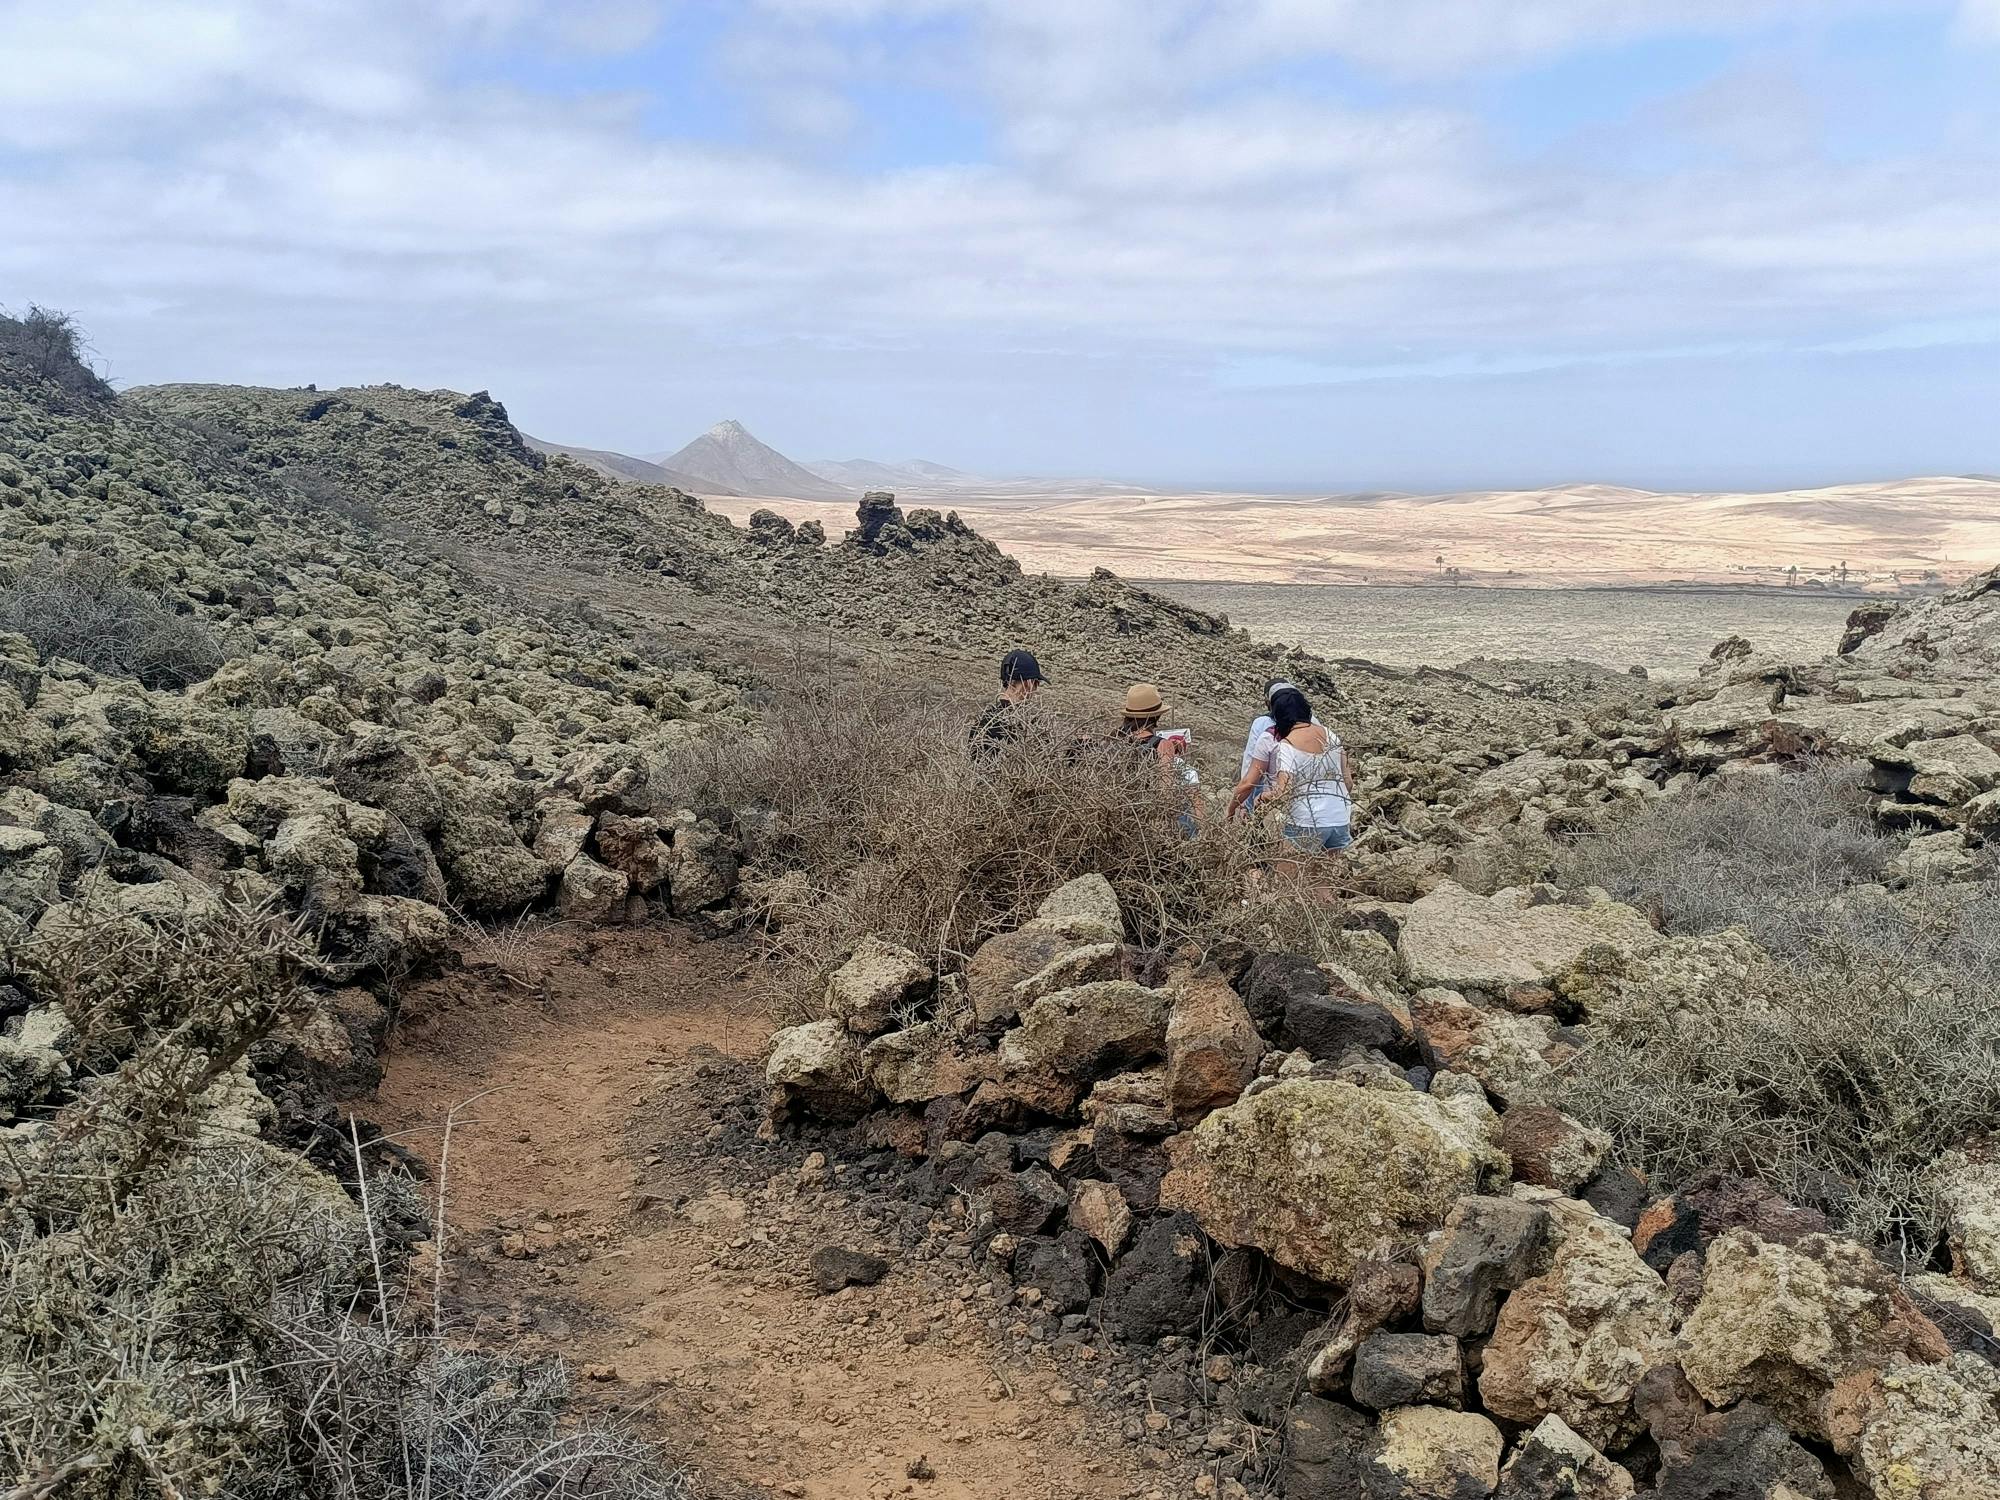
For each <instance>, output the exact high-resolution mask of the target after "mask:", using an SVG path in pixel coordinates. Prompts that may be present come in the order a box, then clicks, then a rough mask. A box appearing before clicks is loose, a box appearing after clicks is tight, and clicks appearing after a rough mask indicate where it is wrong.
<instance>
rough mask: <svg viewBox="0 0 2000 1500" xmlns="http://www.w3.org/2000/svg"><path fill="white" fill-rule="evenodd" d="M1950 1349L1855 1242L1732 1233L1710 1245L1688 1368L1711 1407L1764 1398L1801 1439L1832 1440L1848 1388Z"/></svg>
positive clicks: (1686, 1339) (1690, 1331)
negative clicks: (1857, 1378)
mask: <svg viewBox="0 0 2000 1500" xmlns="http://www.w3.org/2000/svg"><path fill="white" fill-rule="evenodd" d="M1949 1352H1950V1351H1949V1347H1948V1345H1947V1344H1946V1342H1945V1340H1944V1337H1943V1335H1942V1334H1940V1333H1939V1332H1938V1329H1937V1328H1936V1326H1935V1325H1934V1324H1932V1323H1931V1322H1930V1320H1929V1319H1927V1318H1925V1317H1924V1316H1923V1314H1921V1313H1920V1312H1918V1311H1917V1309H1916V1307H1915V1305H1914V1304H1913V1303H1912V1302H1911V1300H1910V1298H1909V1296H1908V1294H1907V1293H1905V1292H1904V1291H1903V1290H1902V1288H1901V1287H1899V1286H1898V1285H1897V1284H1896V1279H1895V1278H1894V1277H1893V1276H1891V1275H1890V1274H1889V1272H1888V1271H1887V1270H1885V1269H1884V1268H1883V1266H1882V1264H1881V1263H1880V1262H1879V1261H1877V1260H1876V1259H1875V1257H1874V1256H1872V1255H1870V1254H1869V1253H1868V1251H1867V1250H1865V1249H1864V1248H1863V1247H1861V1246H1860V1245H1857V1244H1855V1243H1854V1242H1853V1241H1851V1240H1843V1239H1836V1238H1834V1237H1833V1236H1831V1235H1808V1236H1806V1237H1805V1238H1803V1239H1801V1240H1800V1241H1799V1242H1798V1244H1797V1245H1796V1246H1795V1247H1794V1246H1785V1245H1775V1244H1772V1243H1770V1242H1768V1241H1766V1240H1761V1239H1759V1238H1757V1236H1756V1235H1754V1234H1752V1233H1750V1232H1749V1231H1748V1230H1743V1229H1733V1230H1730V1231H1729V1232H1728V1233H1727V1234H1724V1235H1722V1236H1720V1237H1719V1238H1717V1239H1716V1241H1715V1242H1714V1244H1712V1245H1711V1246H1710V1247H1709V1250H1708V1256H1707V1260H1706V1262H1705V1263H1704V1265H1703V1267H1702V1292H1701V1300H1700V1302H1699V1303H1697V1304H1696V1306H1695V1309H1694V1313H1693V1315H1692V1316H1690V1317H1689V1318H1688V1320H1687V1323H1686V1325H1685V1326H1684V1327H1683V1328H1682V1330H1681V1351H1680V1363H1681V1368H1682V1369H1684V1370H1685V1371H1686V1372H1687V1378H1688V1380H1689V1382H1690V1383H1691V1384H1692V1385H1693V1386H1694V1388H1695V1389H1696V1390H1697V1391H1699V1392H1700V1393H1701V1395H1702V1398H1703V1399H1704V1400H1706V1401H1707V1402H1708V1403H1709V1404H1710V1405H1712V1406H1727V1405H1729V1404H1730V1403H1731V1402H1734V1401H1740V1400H1743V1399H1745V1398H1748V1399H1751V1400H1755V1401H1759V1402H1762V1403H1763V1404H1764V1405H1766V1406H1768V1407H1770V1408H1771V1409H1772V1410H1773V1411H1776V1412H1777V1413H1778V1414H1779V1415H1780V1416H1782V1417H1783V1418H1784V1420H1785V1422H1786V1424H1787V1425H1788V1426H1789V1427H1791V1429H1792V1430H1793V1431H1794V1432H1797V1433H1800V1434H1802V1435H1804V1436H1807V1437H1811V1438H1814V1439H1816V1440H1818V1441H1820V1442H1827V1441H1830V1440H1831V1438H1832V1417H1831V1415H1830V1413H1829V1411H1828V1405H1827V1403H1828V1397H1829V1396H1830V1395H1831V1393H1832V1392H1833V1390H1834V1387H1835V1385H1836V1383H1837V1382H1839V1381H1841V1380H1843V1379H1844V1378H1846V1377H1848V1376H1851V1375H1853V1374H1854V1373H1855V1372H1857V1371H1860V1370H1869V1369H1881V1368H1884V1367H1886V1366H1887V1365H1888V1364H1889V1363H1890V1361H1891V1360H1892V1359H1893V1358H1894V1357H1896V1356H1899V1355H1900V1356H1902V1357H1905V1358H1909V1359H1914V1360H1916V1361H1918V1362H1923V1363H1935V1362H1937V1361H1940V1360H1943V1359H1944V1358H1945V1357H1946V1356H1947V1354H1948V1353H1949Z"/></svg>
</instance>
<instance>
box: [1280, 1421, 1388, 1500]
mask: <svg viewBox="0 0 2000 1500" xmlns="http://www.w3.org/2000/svg"><path fill="white" fill-rule="evenodd" d="M1374 1436H1375V1432H1374V1427H1373V1425H1372V1424H1371V1423H1370V1422H1369V1420H1368V1419H1367V1418H1366V1417H1364V1416H1363V1415H1362V1414H1361V1413H1360V1412H1358V1411H1356V1410H1355V1409H1354V1408H1353V1407H1351V1406H1342V1405H1339V1404H1338V1403H1336V1402H1333V1401H1323V1400H1321V1399H1320V1398H1319V1397H1317V1396H1302V1397H1300V1398H1299V1400H1298V1401H1297V1402H1296V1403H1294V1404H1293V1406H1292V1409H1291V1410H1290V1411H1288V1412H1287V1413H1286V1414H1285V1431H1284V1455H1285V1456H1284V1466H1283V1467H1282V1468H1281V1469H1280V1470H1279V1476H1278V1485H1279V1490H1280V1492H1281V1493H1282V1494H1283V1495H1284V1496H1285V1497H1286V1500H1329V1497H1335V1496H1339V1497H1346V1496H1354V1497H1362V1496H1366V1495H1369V1494H1370V1492H1369V1491H1366V1490H1364V1489H1363V1487H1362V1486H1363V1483H1364V1481H1365V1477H1366V1473H1367V1462H1368V1448H1369V1445H1370V1444H1371V1442H1372V1441H1373V1440H1374Z"/></svg>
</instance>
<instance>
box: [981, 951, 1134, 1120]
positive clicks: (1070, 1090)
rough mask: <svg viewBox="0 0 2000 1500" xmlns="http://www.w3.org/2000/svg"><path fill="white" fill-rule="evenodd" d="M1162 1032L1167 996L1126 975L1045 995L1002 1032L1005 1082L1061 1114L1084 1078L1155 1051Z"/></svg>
mask: <svg viewBox="0 0 2000 1500" xmlns="http://www.w3.org/2000/svg"><path fill="white" fill-rule="evenodd" d="M1166 1039H1167V996H1166V994H1165V992H1163V991H1160V990H1149V989H1147V988H1146V987H1145V986H1144V985H1140V984H1134V983H1132V982H1131V981H1130V980H1127V979H1110V980H1105V981H1102V982H1101V983H1098V984H1086V985H1082V986H1080V987H1078V988H1076V989H1073V990H1059V991H1057V992H1056V993H1055V994H1053V995H1045V996H1044V997H1043V998H1041V999H1040V1000H1037V1001H1036V1002H1035V1003H1034V1004H1033V1005H1031V1006H1029V1007H1028V1009H1027V1010H1026V1011H1025V1012H1023V1014H1022V1016H1021V1024H1020V1025H1019V1026H1017V1027H1015V1028H1014V1029H1013V1030H1011V1031H1009V1032H1008V1033H1007V1034H1006V1035H1005V1036H1004V1037H1002V1038H1001V1040H1000V1066H1001V1069H1002V1073H1003V1077H1004V1078H1005V1080H1006V1082H1007V1083H1008V1085H1009V1086H1010V1087H1012V1088H1014V1089H1016V1090H1017V1091H1018V1092H1019V1093H1020V1095H1021V1097H1023V1098H1024V1099H1028V1100H1030V1101H1031V1102H1033V1103H1034V1104H1035V1105H1036V1106H1037V1107H1039V1108H1041V1109H1043V1110H1045V1111H1047V1112H1048V1113H1050V1114H1066V1113H1068V1112H1069V1111H1070V1110H1071V1109H1073V1108H1074V1107H1075V1105H1076V1101H1077V1098H1078V1096H1079V1095H1080V1094H1081V1092H1082V1089H1083V1085H1084V1084H1085V1083H1086V1082H1088V1081H1089V1080H1090V1079H1092V1078H1095V1077H1098V1076H1099V1075H1101V1074H1103V1073H1106V1072H1109V1071H1111V1070H1112V1069H1114V1068H1117V1067H1120V1066H1123V1065H1126V1064H1129V1063H1135V1062H1143V1061H1145V1060H1146V1059H1148V1058H1152V1057H1157V1056H1158V1055H1159V1054H1160V1052H1161V1049H1162V1048H1164V1047H1165V1045H1166Z"/></svg>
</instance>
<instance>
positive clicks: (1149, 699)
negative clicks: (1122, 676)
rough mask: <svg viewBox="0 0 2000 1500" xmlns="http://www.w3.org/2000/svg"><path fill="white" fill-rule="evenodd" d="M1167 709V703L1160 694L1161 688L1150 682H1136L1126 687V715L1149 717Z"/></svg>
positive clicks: (1132, 717)
mask: <svg viewBox="0 0 2000 1500" xmlns="http://www.w3.org/2000/svg"><path fill="white" fill-rule="evenodd" d="M1166 711H1167V703H1166V700H1165V699H1164V698H1162V697H1161V696H1160V690H1159V689H1158V688H1156V687H1154V686H1153V685H1152V683H1150V682H1135V683H1133V684H1132V685H1131V686H1130V687H1128V688H1127V689H1125V716H1126V717H1127V718H1130V719H1149V718H1151V717H1152V716H1153V715H1154V714H1163V713H1165V712H1166Z"/></svg>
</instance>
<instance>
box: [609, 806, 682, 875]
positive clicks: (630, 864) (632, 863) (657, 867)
mask: <svg viewBox="0 0 2000 1500" xmlns="http://www.w3.org/2000/svg"><path fill="white" fill-rule="evenodd" d="M597 858H598V860H599V862H600V863H602V864H604V865H606V866H608V867H609V868H611V869H613V870H616V871H617V872H618V873H619V874H621V875H623V876H624V877H625V878H626V879H627V880H628V881H630V882H631V885H632V891H633V893H634V894H635V895H640V896H644V895H648V894H650V893H651V892H653V891H655V890H658V889H659V887H660V886H661V885H663V884H665V882H666V880H667V877H668V875H669V874H670V873H671V871H672V869H673V851H672V850H671V849H669V848H668V847H667V843H666V840H665V839H663V838H661V837H660V824H659V820H658V819H657V818H632V817H623V816H621V815H619V814H618V813H611V812H607V813H600V814H598V817H597Z"/></svg>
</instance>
